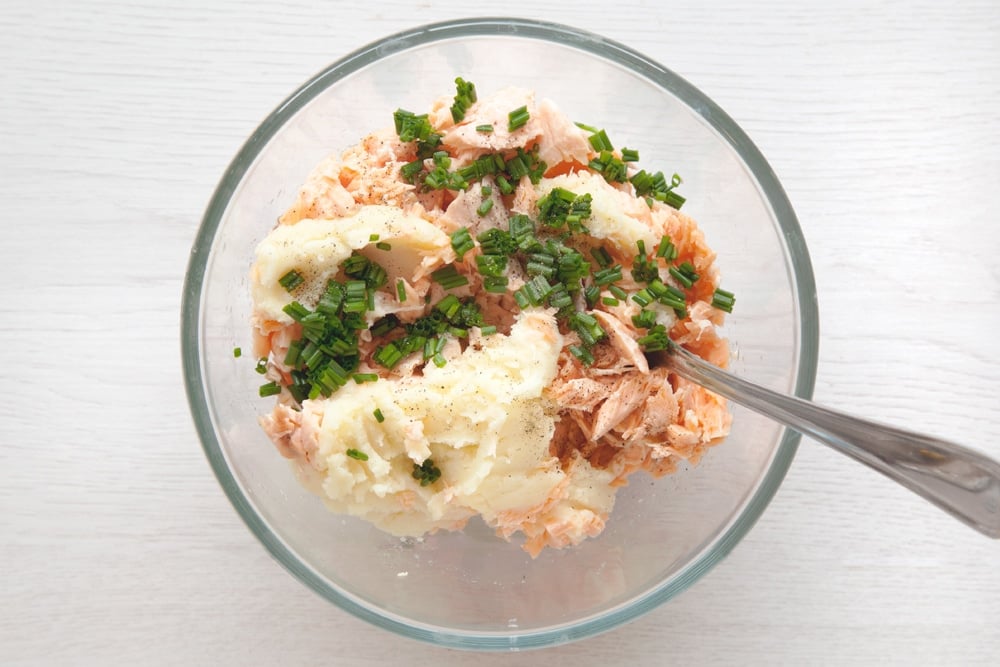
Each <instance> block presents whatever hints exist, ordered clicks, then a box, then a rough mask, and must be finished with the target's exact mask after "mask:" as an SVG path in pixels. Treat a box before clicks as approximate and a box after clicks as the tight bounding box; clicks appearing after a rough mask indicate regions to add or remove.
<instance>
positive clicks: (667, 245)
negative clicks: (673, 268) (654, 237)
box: [656, 236, 677, 262]
mask: <svg viewBox="0 0 1000 667" xmlns="http://www.w3.org/2000/svg"><path fill="white" fill-rule="evenodd" d="M656 256H657V257H662V258H663V259H665V260H667V261H668V262H669V261H672V260H675V259H677V246H675V245H674V244H673V242H672V241H671V240H670V237H669V236H664V237H663V238H661V239H660V244H659V245H658V246H656Z"/></svg>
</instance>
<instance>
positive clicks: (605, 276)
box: [594, 264, 622, 285]
mask: <svg viewBox="0 0 1000 667" xmlns="http://www.w3.org/2000/svg"><path fill="white" fill-rule="evenodd" d="M621 279H622V265H621V264H615V265H614V266H609V267H608V268H606V269H601V270H600V271H596V272H594V284H595V285H609V284H611V283H613V282H616V281H618V280H621Z"/></svg>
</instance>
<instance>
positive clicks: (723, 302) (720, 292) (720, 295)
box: [712, 287, 736, 313]
mask: <svg viewBox="0 0 1000 667" xmlns="http://www.w3.org/2000/svg"><path fill="white" fill-rule="evenodd" d="M735 303H736V297H735V296H734V295H733V293H732V292H727V291H726V290H724V289H722V288H721V287H720V288H718V289H716V290H715V293H714V294H713V295H712V307H713V308H718V309H719V310H724V311H726V312H727V313H731V312H733V305H734V304H735Z"/></svg>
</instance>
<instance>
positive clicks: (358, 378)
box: [351, 373, 378, 384]
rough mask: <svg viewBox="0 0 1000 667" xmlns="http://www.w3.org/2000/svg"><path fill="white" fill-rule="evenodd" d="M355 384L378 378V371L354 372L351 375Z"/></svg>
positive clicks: (373, 380)
mask: <svg viewBox="0 0 1000 667" xmlns="http://www.w3.org/2000/svg"><path fill="white" fill-rule="evenodd" d="M351 378H352V379H353V380H354V382H355V383H356V384H361V383H362V382H375V381H376V380H378V373H355V374H354V375H352V376H351Z"/></svg>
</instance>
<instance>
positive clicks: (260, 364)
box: [254, 357, 267, 375]
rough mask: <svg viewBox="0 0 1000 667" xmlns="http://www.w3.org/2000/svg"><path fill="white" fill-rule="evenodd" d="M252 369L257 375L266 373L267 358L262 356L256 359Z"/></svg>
mask: <svg viewBox="0 0 1000 667" xmlns="http://www.w3.org/2000/svg"><path fill="white" fill-rule="evenodd" d="M254 370H255V371H256V372H257V374H258V375H263V374H264V373H266V372H267V359H266V358H264V357H261V358H260V359H258V360H257V365H256V366H255V367H254Z"/></svg>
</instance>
